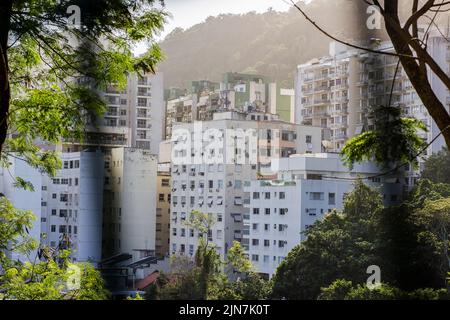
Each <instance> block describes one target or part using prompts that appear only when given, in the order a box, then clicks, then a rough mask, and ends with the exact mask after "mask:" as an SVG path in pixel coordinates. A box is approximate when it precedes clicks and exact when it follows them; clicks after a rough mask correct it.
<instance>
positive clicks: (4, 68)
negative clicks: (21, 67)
mask: <svg viewBox="0 0 450 320" xmlns="http://www.w3.org/2000/svg"><path fill="white" fill-rule="evenodd" d="M11 12H12V0H2V1H1V2H0V152H1V151H2V150H3V145H4V143H5V140H6V136H7V134H8V113H9V103H10V98H11V89H10V85H9V67H8V52H7V50H8V36H9V29H10V19H11Z"/></svg>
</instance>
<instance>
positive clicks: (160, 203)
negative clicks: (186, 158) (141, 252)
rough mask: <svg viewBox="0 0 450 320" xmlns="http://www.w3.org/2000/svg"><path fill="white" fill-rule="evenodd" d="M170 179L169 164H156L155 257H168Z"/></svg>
mask: <svg viewBox="0 0 450 320" xmlns="http://www.w3.org/2000/svg"><path fill="white" fill-rule="evenodd" d="M170 179H171V177H170V163H164V164H158V177H157V180H156V183H157V186H156V192H157V197H158V198H157V201H156V239H155V252H156V256H157V257H165V256H168V255H169V246H170V202H171V192H172V191H171V190H172V189H171V183H170Z"/></svg>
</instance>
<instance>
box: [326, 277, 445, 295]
mask: <svg viewBox="0 0 450 320" xmlns="http://www.w3.org/2000/svg"><path fill="white" fill-rule="evenodd" d="M448 298H449V296H448V291H447V289H432V288H425V289H417V290H415V291H412V292H405V291H402V290H400V289H399V288H396V287H393V286H391V285H389V284H386V283H381V284H380V286H378V287H377V288H374V289H372V290H371V289H369V288H368V287H367V286H365V285H362V284H358V285H354V284H353V283H352V282H351V281H348V280H345V279H338V280H336V281H334V282H333V283H332V284H330V285H329V286H328V287H326V288H322V289H321V293H320V295H319V297H318V299H319V300H442V299H448Z"/></svg>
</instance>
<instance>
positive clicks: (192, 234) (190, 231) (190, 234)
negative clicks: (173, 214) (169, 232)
mask: <svg viewBox="0 0 450 320" xmlns="http://www.w3.org/2000/svg"><path fill="white" fill-rule="evenodd" d="M189 237H191V238H193V237H194V229H189Z"/></svg>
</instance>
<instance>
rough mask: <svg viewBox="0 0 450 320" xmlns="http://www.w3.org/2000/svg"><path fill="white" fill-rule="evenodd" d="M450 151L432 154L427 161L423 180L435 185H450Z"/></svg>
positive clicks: (445, 150)
mask: <svg viewBox="0 0 450 320" xmlns="http://www.w3.org/2000/svg"><path fill="white" fill-rule="evenodd" d="M449 172H450V151H449V150H448V149H444V150H441V151H439V152H438V153H437V154H432V155H431V156H430V157H428V159H427V160H426V161H425V164H424V170H423V171H422V175H421V178H422V179H429V180H431V181H433V182H435V183H447V184H450V174H449Z"/></svg>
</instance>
